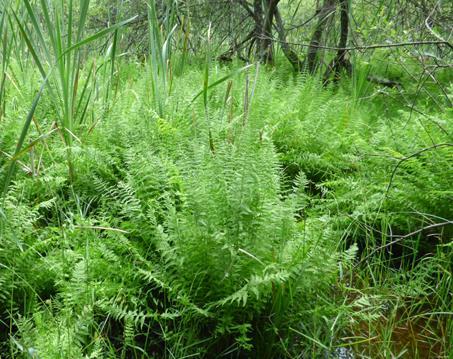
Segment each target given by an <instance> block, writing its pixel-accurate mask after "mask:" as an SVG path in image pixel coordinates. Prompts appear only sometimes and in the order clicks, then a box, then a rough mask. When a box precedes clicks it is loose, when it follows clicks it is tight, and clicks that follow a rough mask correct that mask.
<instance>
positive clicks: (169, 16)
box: [148, 1, 178, 117]
mask: <svg viewBox="0 0 453 359" xmlns="http://www.w3.org/2000/svg"><path fill="white" fill-rule="evenodd" d="M175 12H176V4H175V3H174V2H172V3H171V4H170V6H169V8H167V12H166V14H165V18H164V19H163V21H162V26H161V24H160V23H159V20H158V15H157V9H156V4H155V1H148V30H149V51H150V62H149V66H150V71H151V89H152V95H153V102H154V106H155V108H156V109H157V112H158V115H159V116H160V117H163V116H164V113H165V102H166V98H167V96H169V95H170V89H171V79H172V76H171V41H172V39H173V35H174V33H175V31H176V29H177V27H178V24H175V21H176V20H175ZM165 34H166V35H165Z"/></svg>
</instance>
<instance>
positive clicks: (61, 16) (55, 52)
mask: <svg viewBox="0 0 453 359" xmlns="http://www.w3.org/2000/svg"><path fill="white" fill-rule="evenodd" d="M22 4H23V7H20V8H19V9H18V10H17V11H11V13H12V15H11V16H13V17H14V19H15V25H16V26H17V28H18V30H19V31H20V34H21V35H22V37H23V39H24V41H25V43H26V45H27V48H28V51H29V53H30V54H31V56H32V57H33V60H34V62H35V65H36V67H37V68H38V70H39V72H40V73H41V75H42V78H43V84H42V86H41V89H40V91H39V92H38V94H37V95H36V97H35V99H34V101H33V104H32V106H31V109H30V111H29V113H28V115H27V119H26V120H25V123H24V126H23V129H22V134H21V136H20V138H19V141H18V143H17V146H16V151H15V154H14V156H13V159H12V163H11V166H10V170H9V172H8V178H7V180H6V186H8V184H9V180H10V178H11V176H12V175H13V173H14V169H15V161H16V160H17V159H18V157H19V156H20V155H21V154H22V153H23V150H22V147H23V143H24V141H25V137H26V135H27V132H28V129H29V127H30V124H31V121H32V119H33V115H34V113H35V110H36V107H37V106H38V102H39V100H40V97H41V96H42V94H43V92H44V90H45V89H46V90H47V91H48V93H49V95H50V97H51V99H52V102H53V106H54V108H55V111H56V114H57V119H56V125H57V127H58V129H59V132H60V134H61V137H62V139H63V143H64V146H65V148H66V161H67V163H68V169H69V177H70V178H73V177H74V169H73V165H72V153H71V146H72V143H73V141H74V140H78V137H77V129H78V125H79V124H80V123H82V122H83V121H84V119H85V116H86V114H87V112H86V108H87V107H88V106H89V101H90V96H91V91H89V90H87V87H88V86H90V85H89V84H90V82H89V80H90V76H91V72H89V74H88V76H87V78H85V86H84V87H83V90H82V91H81V92H80V93H79V83H81V82H82V79H81V69H82V68H83V65H84V61H85V60H86V52H84V51H83V47H84V46H86V45H89V44H90V43H93V42H95V41H96V40H98V39H100V38H102V37H103V36H105V35H106V34H108V33H110V32H113V31H115V30H117V29H118V28H119V27H121V26H123V25H126V24H127V23H128V22H130V21H131V19H129V20H126V21H123V22H121V23H119V24H116V25H114V26H112V27H110V28H107V29H103V30H101V31H99V32H97V33H95V34H93V35H90V36H86V35H85V27H86V21H87V16H88V9H89V4H90V1H89V0H82V1H80V2H79V3H77V4H75V3H74V2H73V1H72V0H70V1H69V3H68V4H66V2H65V1H52V2H48V1H45V0H42V1H40V3H39V5H40V6H37V5H35V4H32V3H31V2H30V1H29V0H24V1H23V3H22ZM115 38H116V37H115ZM114 49H115V47H114ZM115 56H116V54H115V51H111V57H112V59H113V58H114V57H115ZM112 63H113V60H112ZM95 73H96V72H95ZM93 83H94V82H92V83H91V84H93ZM91 86H93V85H91Z"/></svg>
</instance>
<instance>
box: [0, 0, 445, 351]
mask: <svg viewBox="0 0 453 359" xmlns="http://www.w3.org/2000/svg"><path fill="white" fill-rule="evenodd" d="M24 4H26V7H25V8H20V7H17V9H16V8H14V10H15V12H14V14H15V16H14V18H13V17H10V18H7V17H6V15H5V13H3V12H1V13H0V35H1V36H0V37H1V38H2V39H4V40H2V41H3V42H2V45H3V47H2V50H1V51H2V52H0V58H1V59H2V60H5V62H4V63H2V66H3V67H2V71H3V72H2V74H0V75H1V76H3V77H2V78H0V80H1V81H2V83H1V84H0V86H3V88H4V90H3V88H0V91H1V92H0V108H2V107H1V106H3V112H2V113H1V114H2V116H1V117H0V150H1V152H0V185H1V186H2V188H3V187H6V190H5V193H4V196H3V197H2V198H1V202H0V356H2V357H7V358H9V357H11V358H18V357H27V356H28V357H39V358H104V357H105V358H118V357H119V358H185V357H205V358H214V357H229V358H240V357H256V358H285V357H287V358H305V357H314V358H319V357H328V356H339V355H340V354H339V353H341V350H342V349H344V348H352V350H354V353H356V354H357V356H363V357H392V356H394V357H397V356H398V355H400V356H403V355H404V353H407V355H409V356H410V357H414V358H415V357H442V356H446V355H447V353H449V350H451V343H450V342H449V341H448V336H447V335H445V333H448V330H451V328H452V320H451V310H452V308H451V299H452V298H451V293H452V282H451V272H452V267H451V263H452V261H453V257H452V253H453V251H452V245H451V238H452V226H451V205H450V202H451V198H452V191H451V182H452V180H453V178H452V177H451V175H452V173H453V172H452V171H451V163H452V160H453V158H452V155H453V152H452V150H453V149H452V144H451V135H450V133H451V131H452V128H451V126H452V121H451V115H452V112H451V110H450V109H444V108H442V107H441V106H439V103H440V99H442V98H445V94H444V93H442V91H441V90H439V88H437V91H438V92H436V93H434V94H433V95H432V96H427V97H421V98H420V99H419V100H418V101H416V102H414V105H413V108H412V109H411V108H410V107H407V106H406V105H407V103H406V102H404V99H405V96H406V95H407V94H413V93H414V92H415V91H416V89H414V87H415V85H414V84H412V83H409V81H408V79H407V78H404V73H403V74H401V73H398V75H401V76H403V78H402V80H401V81H402V82H403V87H404V88H405V89H406V90H404V91H407V93H405V92H404V91H403V90H401V89H397V88H394V89H384V88H381V87H379V86H375V85H373V84H371V83H370V82H368V81H367V80H366V78H367V75H368V72H369V71H370V69H376V68H378V69H379V70H382V71H383V74H388V73H389V72H385V71H387V69H386V70H385V71H384V70H383V69H381V68H379V65H377V64H378V60H377V59H378V58H379V56H381V55H380V54H379V53H377V54H376V57H375V58H373V59H372V60H373V61H372V63H370V64H359V66H358V67H356V68H354V74H353V77H352V79H350V80H348V79H343V80H341V81H340V82H339V83H338V84H336V85H335V86H333V85H332V86H331V87H329V86H327V87H326V86H323V85H322V84H320V83H319V82H318V80H317V79H315V78H312V77H310V76H307V75H305V74H298V75H293V74H292V73H289V72H288V70H287V69H280V68H277V69H271V68H260V66H244V65H243V64H239V63H235V64H232V65H228V66H223V65H219V64H217V63H216V62H215V61H214V56H213V55H214V53H211V52H210V49H208V53H207V54H206V55H207V59H208V60H209V61H205V60H200V61H198V59H195V58H191V59H190V61H191V63H187V64H185V66H181V68H180V69H179V70H178V71H177V74H176V73H175V74H173V73H172V66H173V65H174V64H175V63H176V62H177V60H178V59H180V58H178V56H182V57H183V56H186V55H187V54H186V53H184V54H181V53H179V52H178V53H173V54H171V56H170V47H171V46H170V45H169V44H170V43H171V42H172V41H177V38H178V36H182V35H184V31H185V30H182V29H179V28H177V27H175V25H176V24H177V23H178V21H177V16H176V12H174V11H176V10H175V8H172V7H171V6H173V5H175V4H174V3H173V2H169V3H168V5H169V7H168V8H165V9H167V10H168V12H167V13H166V14H167V16H166V17H164V18H163V20H165V21H164V22H165V24H163V23H162V21H161V20H162V18H160V17H158V16H157V12H156V11H157V10H156V8H155V6H153V5H156V4H154V3H151V2H150V7H149V8H148V10H149V14H148V15H149V17H148V20H149V27H148V32H149V35H150V40H151V41H150V47H149V49H148V50H149V51H150V54H151V56H150V59H149V60H148V61H149V63H146V64H145V65H143V64H138V63H133V62H132V60H131V59H128V61H129V60H130V61H129V63H126V61H121V59H120V58H117V56H116V55H115V54H116V48H115V47H116V46H117V45H116V44H117V41H119V39H120V38H121V33H120V31H119V25H118V26H117V27H113V28H107V29H106V30H105V31H104V32H102V31H101V33H96V34H95V35H92V36H89V35H88V37H84V36H83V34H84V32H85V23H88V22H89V19H88V18H87V14H85V11H86V10H88V8H89V7H88V2H81V3H80V6H81V7H80V8H79V7H78V6H76V5H74V7H73V8H71V7H70V6H69V5H70V4H63V2H59V1H55V2H46V1H43V2H42V4H43V5H42V6H41V8H39V9H40V10H39V11H37V8H35V7H34V5H35V3H34V2H28V1H27V2H25V3H24ZM134 4H135V3H134ZM159 4H160V5H159ZM162 4H163V3H160V2H159V3H158V4H157V5H158V6H163V5H162ZM63 5H68V6H69V7H67V6H63ZM97 5H98V4H97ZM170 5H171V6H170ZM18 9H21V10H22V11H17V10H18ZM95 10H97V11H98V12H99V13H102V11H101V10H103V9H99V8H97V9H95ZM106 11H107V10H106ZM8 14H10V13H8ZM11 14H13V13H11ZM11 14H10V15H11ZM68 14H72V15H73V19H72V25H71V23H69V18H70V16H69V15H68ZM66 15H68V16H66ZM117 15H118V16H117V17H115V19H116V20H118V19H122V18H123V17H124V14H117ZM120 15H121V16H120ZM8 16H9V15H8ZM76 18H78V19H79V20H77V21H76V20H75V19H76ZM13 19H14V21H13ZM26 19H28V20H26ZM91 20H93V19H91ZM93 21H94V20H93ZM115 23H117V22H115ZM54 25H58V26H54ZM163 25H164V26H163ZM14 26H18V27H22V28H21V29H19V30H20V31H19V34H21V36H22V37H21V38H22V40H19V39H20V38H19V37H14V36H13V35H11V29H13V28H14ZM16 29H17V28H16ZM32 29H34V31H32ZM72 30H74V31H72ZM113 30H118V31H113ZM63 33H67V34H69V33H71V36H61V35H62V34H63ZM107 33H111V34H112V38H111V39H110V40H109V41H108V42H107V44H108V45H107V47H106V48H105V49H104V51H103V52H102V55H101V56H98V57H96V58H92V57H85V52H84V51H82V44H83V45H85V44H88V40H90V39H91V40H95V39H97V38H100V35H106V34H107ZM9 36H12V37H9ZM17 36H18V35H17ZM208 37H209V36H208ZM84 39H85V40H84ZM20 41H25V42H26V43H25V44H24V43H22V44H21V45H20ZM32 41H34V42H32ZM90 42H91V41H90ZM12 44H15V45H14V46H12ZM75 44H79V45H80V46H79V45H75ZM92 44H94V43H92ZM21 46H22V47H21ZM208 47H209V46H208ZM27 49H28V52H29V54H30V55H31V57H32V58H33V59H34V61H35V65H33V63H32V62H31V61H29V60H26V59H14V60H13V57H12V56H10V55H11V51H13V50H14V51H18V52H21V51H22V52H26V51H27ZM172 49H174V48H172ZM73 50H74V51H73ZM60 60H61V61H60ZM181 61H182V60H181ZM184 61H185V60H184ZM277 61H280V59H279V58H277ZM172 62H173V63H172ZM37 64H40V65H37ZM55 64H56V65H57V67H55V69H54V71H55V72H54V73H53V75H52V77H49V81H50V82H49V87H46V88H44V87H43V90H42V91H41V92H38V94H39V95H38V96H36V91H37V90H38V89H37V87H36V83H37V82H38V78H39V77H40V76H41V77H43V75H44V77H45V76H47V74H48V73H49V71H52V70H51V69H52V66H54V65H55ZM410 66H415V65H414V64H410ZM35 67H37V68H35ZM43 70H44V71H43ZM390 70H391V71H396V72H397V69H390ZM390 70H389V71H390ZM148 72H150V73H148ZM396 72H395V73H394V74H395V75H396V74H397V73H396ZM5 79H6V80H5ZM444 81H445V82H447V81H448V75H445V79H444ZM405 82H407V84H406V83H405ZM430 85H433V83H431V84H430ZM427 88H428V87H427ZM442 88H443V89H444V90H445V91H447V92H446V95H447V97H449V98H451V92H452V89H453V88H452V87H451V86H450V87H448V86H444V87H442ZM442 96H443V97H442ZM200 97H203V100H201V98H200ZM33 99H35V100H36V99H37V100H36V101H35V102H34V104H35V106H33V107H32V110H31V111H30V108H29V104H30V103H33ZM38 100H39V101H38ZM401 101H403V102H401ZM27 114H28V117H27ZM23 118H27V123H26V126H25V127H26V131H25V132H24V131H23V129H24V127H23V126H24V124H23V123H22V122H21V120H20V119H23ZM21 130H22V132H21ZM67 130H70V132H68V131H67ZM21 133H22V135H21ZM68 136H69V137H68ZM69 138H70V140H69ZM17 139H19V146H17V143H18V141H17ZM62 139H63V141H62ZM62 144H65V145H64V146H63V145H62ZM68 150H70V153H71V167H72V170H73V173H74V176H72V177H71V176H69V175H68V172H67V165H66V161H67V160H68ZM14 156H15V157H14ZM13 161H16V162H17V167H18V168H19V169H20V170H19V171H18V173H17V175H16V176H15V177H14V178H11V179H12V181H11V184H10V185H9V186H8V184H9V180H10V178H9V176H8V168H10V166H11V162H13ZM408 328H410V330H411V331H412V334H411V335H412V336H413V337H412V338H409V339H407V338H405V341H401V338H399V337H397V336H398V333H400V332H402V333H403V334H402V335H401V336H406V337H408V336H409V329H408ZM414 328H415V329H414ZM414 331H417V332H416V333H415V334H414V333H413V332H414ZM401 343H403V344H401Z"/></svg>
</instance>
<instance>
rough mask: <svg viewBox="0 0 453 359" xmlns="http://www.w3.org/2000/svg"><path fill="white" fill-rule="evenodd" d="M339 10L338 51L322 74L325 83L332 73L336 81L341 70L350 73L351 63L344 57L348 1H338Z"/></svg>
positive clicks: (346, 41) (347, 29)
mask: <svg viewBox="0 0 453 359" xmlns="http://www.w3.org/2000/svg"><path fill="white" fill-rule="evenodd" d="M340 10H341V16H340V41H339V43H338V51H337V54H336V56H335V58H334V59H333V60H332V62H331V63H330V65H329V66H328V68H327V70H326V73H325V74H324V80H325V81H328V80H329V78H330V76H331V74H332V73H333V75H334V79H338V78H339V76H340V72H341V70H342V69H345V70H346V71H347V72H348V73H349V72H351V63H350V62H349V60H348V58H347V56H346V55H347V50H346V49H345V48H346V46H347V44H348V34H349V0H340Z"/></svg>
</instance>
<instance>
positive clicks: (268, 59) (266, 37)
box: [260, 0, 280, 64]
mask: <svg viewBox="0 0 453 359" xmlns="http://www.w3.org/2000/svg"><path fill="white" fill-rule="evenodd" d="M279 1H280V0H266V6H265V10H266V13H265V16H264V25H263V27H262V29H263V32H262V35H261V43H260V44H261V50H260V61H261V62H262V63H266V64H272V63H273V60H274V59H273V57H274V56H273V51H272V43H273V39H272V24H273V22H274V14H275V11H276V9H277V6H278V3H279Z"/></svg>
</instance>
